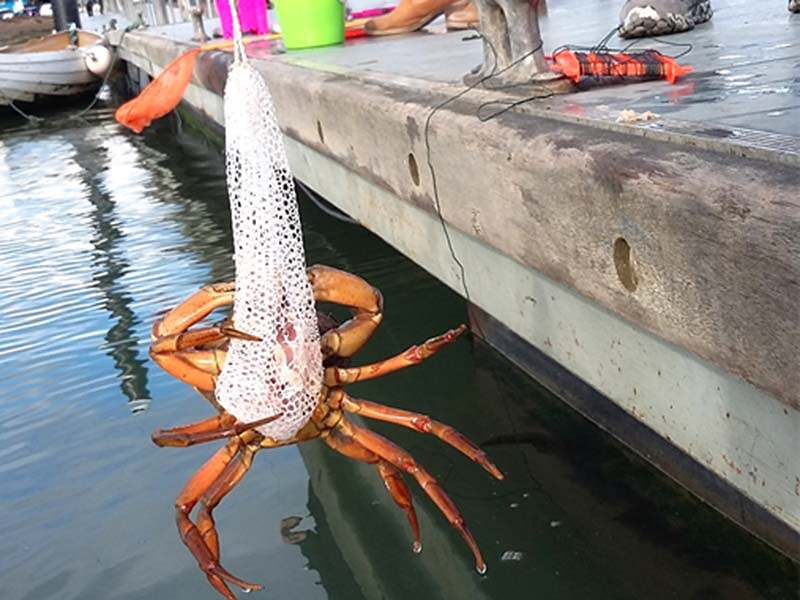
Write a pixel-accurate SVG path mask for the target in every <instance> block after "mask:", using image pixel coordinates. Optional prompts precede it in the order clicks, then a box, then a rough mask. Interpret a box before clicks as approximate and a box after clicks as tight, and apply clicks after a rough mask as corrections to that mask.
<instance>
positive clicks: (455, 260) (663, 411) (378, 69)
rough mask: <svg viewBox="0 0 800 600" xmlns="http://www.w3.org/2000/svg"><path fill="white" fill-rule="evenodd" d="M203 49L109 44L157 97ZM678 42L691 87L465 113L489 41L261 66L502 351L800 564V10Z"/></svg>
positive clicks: (735, 9)
mask: <svg viewBox="0 0 800 600" xmlns="http://www.w3.org/2000/svg"><path fill="white" fill-rule="evenodd" d="M617 9H618V7H617V6H616V3H598V4H597V5H593V6H592V7H587V6H586V5H585V3H581V2H578V1H577V0H565V1H563V2H557V3H553V6H552V7H551V10H550V13H549V14H548V15H547V16H546V17H545V18H543V19H542V23H541V24H542V33H543V37H544V40H545V45H546V49H547V50H548V51H549V50H552V49H553V48H556V47H558V46H561V45H564V44H573V45H587V46H591V45H593V44H595V43H597V42H598V40H600V39H602V38H603V37H604V36H605V34H606V33H608V32H609V31H610V30H611V29H612V28H613V27H614V26H615V25H616V10H617ZM189 34H190V27H189V26H186V25H181V26H167V27H158V28H152V29H148V30H142V31H132V32H128V33H126V34H124V36H122V37H121V39H120V36H119V34H117V36H116V38H112V41H113V42H114V43H116V44H118V46H119V52H120V56H121V58H122V59H124V60H125V61H126V63H127V69H128V74H129V77H130V79H131V81H132V82H134V83H135V84H136V85H141V84H143V83H146V81H147V80H148V77H149V76H153V75H155V74H157V73H159V72H160V70H161V69H162V68H163V67H164V66H165V65H166V64H167V63H168V62H170V61H171V60H172V59H173V58H175V57H176V56H177V55H178V54H180V53H181V52H182V51H184V50H186V49H187V48H189V47H191V46H193V44H192V43H191V42H189V41H188V37H189ZM668 41H669V42H673V43H677V44H689V45H691V47H689V46H681V47H676V46H672V45H667V44H665V43H662V42H658V41H654V40H645V41H642V42H640V43H639V44H638V47H640V48H644V47H648V48H657V49H659V50H661V51H662V52H664V53H668V54H677V53H679V52H681V51H683V50H691V51H690V52H688V53H687V54H686V55H685V56H684V57H683V58H681V59H680V61H681V62H683V63H686V64H690V65H692V66H693V67H694V69H695V72H694V73H693V74H692V75H691V76H689V77H686V78H685V79H683V80H681V81H680V82H679V83H678V84H676V85H669V84H667V83H666V82H647V83H639V84H629V85H615V86H602V87H594V88H591V89H587V90H583V91H578V92H576V93H572V94H567V95H559V96H549V95H548V94H547V93H545V91H544V90H542V89H541V88H536V87H522V88H519V89H511V90H502V91H488V90H483V89H474V90H470V91H468V92H467V93H465V94H463V95H460V96H458V97H457V98H455V99H453V98H454V97H455V96H457V95H458V94H459V93H460V92H463V91H464V89H465V88H464V86H463V84H461V82H460V81H461V77H462V75H463V74H464V73H466V72H467V71H469V70H470V69H471V68H472V67H474V66H475V65H476V64H478V63H479V62H480V61H481V56H482V50H481V42H480V40H479V39H476V38H475V37H474V36H471V35H470V34H469V32H467V33H444V32H443V31H438V30H436V26H434V31H433V32H430V31H429V32H426V33H419V34H414V35H408V36H401V37H395V38H383V39H358V40H353V41H351V42H348V43H347V44H346V45H345V46H343V47H333V48H321V49H316V50H308V51H303V52H291V53H286V52H285V51H283V50H282V47H281V45H280V43H279V42H254V43H252V44H249V45H248V53H249V55H250V56H251V58H252V59H253V63H254V64H255V65H256V67H257V68H258V69H259V70H260V71H261V72H262V73H263V75H264V77H265V78H266V80H267V82H268V84H269V86H270V89H271V91H272V94H273V96H274V98H275V102H276V106H277V111H278V116H279V120H280V123H281V126H282V128H283V131H284V133H285V140H286V145H287V148H288V152H289V157H290V162H291V166H292V169H293V171H294V174H295V176H296V177H297V178H298V179H299V180H301V181H302V182H303V183H304V184H306V185H307V186H308V187H310V188H311V189H313V190H314V191H316V192H317V193H318V194H320V195H321V196H322V197H324V198H325V199H326V200H328V201H329V202H331V203H332V204H334V205H335V206H336V207H338V208H339V209H341V210H342V211H344V212H345V213H347V214H349V215H351V216H352V217H353V218H355V219H357V220H358V221H359V222H360V223H362V224H363V225H364V226H365V227H367V228H368V229H370V230H371V231H373V232H375V233H376V234H377V235H379V236H380V237H382V238H383V239H384V240H386V241H387V242H388V243H390V244H391V245H393V246H394V247H395V248H397V249H398V250H399V251H400V252H402V253H403V254H405V255H406V256H408V257H410V258H411V259H413V260H414V261H415V262H417V263H418V264H419V265H421V266H422V267H423V268H425V269H426V270H428V271H429V272H430V273H432V274H433V275H435V276H436V277H437V278H438V279H440V280H441V281H442V282H444V283H445V284H447V285H448V286H450V287H451V288H453V289H454V290H456V291H457V292H459V293H461V294H462V295H463V296H464V297H465V298H467V299H468V300H469V302H470V303H471V306H472V307H473V311H472V312H473V317H474V328H473V329H474V330H475V332H476V333H478V334H479V335H482V336H484V337H485V338H486V339H487V341H488V342H489V343H491V344H492V345H494V346H495V347H496V348H497V349H498V350H499V351H500V352H502V353H504V354H506V355H507V356H508V357H509V358H511V359H512V360H514V361H515V362H516V363H517V364H519V365H520V366H521V367H523V368H524V369H526V370H527V371H528V372H529V373H530V374H531V375H532V376H534V377H536V378H538V379H539V380H541V381H542V382H544V383H545V385H547V386H548V387H551V388H552V389H553V390H555V391H556V392H557V393H558V394H559V395H560V396H561V397H562V398H564V399H565V400H566V401H567V402H569V403H570V404H571V405H572V406H573V407H575V408H576V409H577V410H579V411H580V412H582V413H583V414H585V415H586V416H587V417H589V418H590V419H592V420H593V421H595V422H596V423H598V424H599V425H600V426H601V427H603V428H604V429H606V430H608V431H610V432H611V433H612V434H614V435H615V436H617V437H618V438H620V439H621V440H622V441H624V442H625V443H627V444H628V445H629V446H630V447H632V448H633V449H634V450H636V451H637V452H639V453H640V454H642V455H643V456H645V457H646V458H648V460H650V461H651V462H653V464H655V465H656V466H657V467H659V468H660V469H662V470H664V471H665V472H666V473H668V474H669V475H671V476H672V477H673V478H675V479H676V480H677V481H679V482H680V483H681V484H683V485H684V486H686V487H687V488H688V489H690V490H691V491H693V492H694V493H695V494H697V495H698V496H700V497H701V498H703V499H705V500H706V501H708V502H709V503H710V504H711V505H713V506H715V507H716V508H718V509H719V510H720V511H722V512H723V513H725V514H726V515H728V516H729V517H730V518H732V519H733V520H735V521H737V522H738V523H740V524H741V525H742V526H744V527H745V528H747V529H748V530H750V531H751V532H753V533H754V534H755V535H757V536H759V537H760V538H762V539H763V540H765V541H766V542H768V543H770V544H771V545H773V546H774V547H776V548H778V549H779V550H781V551H782V552H784V553H786V554H787V555H789V556H791V557H792V558H794V559H795V560H800V459H799V458H798V457H800V370H798V361H799V359H798V356H800V309H799V308H798V298H800V210H798V209H800V101H798V89H797V81H796V68H797V67H796V65H797V63H798V60H800V15H792V14H790V13H788V12H787V11H786V7H785V3H784V2H783V1H782V0H781V1H777V0H763V1H762V2H759V3H758V7H757V8H755V7H754V3H752V2H747V1H746V0H730V1H729V2H726V3H725V5H724V6H719V7H718V10H717V14H716V15H715V17H714V19H713V20H712V21H711V22H710V23H709V24H708V25H705V26H703V27H699V28H697V29H696V30H695V31H693V32H690V33H688V34H685V35H681V36H675V37H672V38H669V40H668ZM611 44H612V45H613V44H618V45H622V44H621V42H620V40H619V39H618V38H612V41H611ZM231 60H232V56H231V54H230V53H227V52H223V51H211V52H206V53H203V54H201V55H200V57H199V59H198V63H197V66H196V69H195V76H194V80H193V82H192V84H191V85H190V87H189V89H188V91H187V93H186V95H185V106H184V108H185V109H186V110H188V111H190V112H191V113H193V114H194V115H196V116H199V117H200V118H201V119H202V122H203V123H204V124H205V125H206V126H208V127H210V128H211V129H214V128H217V129H219V128H220V127H222V126H223V110H222V93H223V89H224V83H225V77H226V70H227V67H228V65H229V63H230V62H231ZM512 105H513V107H512ZM626 110H629V111H633V120H631V119H625V118H622V119H620V116H621V115H622V113H623V111H626ZM647 111H650V112H652V113H655V114H656V115H657V117H656V118H655V119H653V120H647V121H644V120H639V119H640V118H641V115H642V114H643V113H645V112H647ZM628 114H630V113H628Z"/></svg>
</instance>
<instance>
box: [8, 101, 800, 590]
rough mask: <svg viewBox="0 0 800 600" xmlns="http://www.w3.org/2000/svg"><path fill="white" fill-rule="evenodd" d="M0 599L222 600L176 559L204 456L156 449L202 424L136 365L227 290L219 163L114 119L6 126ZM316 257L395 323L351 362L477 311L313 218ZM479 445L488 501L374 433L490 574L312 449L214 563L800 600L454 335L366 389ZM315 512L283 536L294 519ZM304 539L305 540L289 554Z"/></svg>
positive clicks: (376, 581) (789, 569) (231, 526)
mask: <svg viewBox="0 0 800 600" xmlns="http://www.w3.org/2000/svg"><path fill="white" fill-rule="evenodd" d="M0 128H1V129H0V272H2V278H0V374H2V384H0V598H3V599H8V600H47V599H58V600H70V599H81V600H95V599H97V600H106V599H109V600H110V599H126V600H133V599H155V598H165V599H166V598H169V599H171V600H182V599H191V600H198V599H200V598H209V599H211V598H215V597H216V596H215V594H214V592H213V591H212V590H211V589H210V588H209V587H208V585H207V584H206V582H205V578H204V577H203V576H202V575H201V573H200V572H199V571H198V570H197V568H196V566H195V563H194V561H193V560H192V558H191V557H190V555H189V554H188V552H187V551H186V550H185V549H184V547H183V546H182V545H181V543H180V541H179V539H178V536H177V533H176V531H175V527H174V522H173V508H172V503H173V498H174V496H175V494H176V493H177V492H178V491H179V489H180V488H181V486H182V485H183V483H184V481H185V480H186V478H187V477H188V476H189V475H190V474H191V473H192V472H193V470H194V469H196V468H197V467H199V466H200V465H201V464H202V462H203V461H204V460H205V459H206V458H207V457H208V456H209V455H210V454H211V453H212V452H213V449H212V447H210V446H204V447H203V446H201V447H195V448H189V449H159V448H156V447H155V446H154V445H152V444H151V442H150V439H149V433H150V432H151V431H152V430H153V429H155V428H157V427H166V426H172V425H175V424H180V423H186V422H190V421H192V420H197V419H199V418H202V417H204V416H208V415H210V414H211V409H210V407H209V406H208V405H207V404H205V402H204V401H203V400H202V399H201V398H200V397H199V396H198V395H197V394H196V393H194V392H193V391H192V390H191V389H189V388H188V387H186V386H185V385H182V384H180V383H178V382H177V381H176V380H174V379H172V378H170V377H169V376H168V375H166V374H165V373H163V372H162V371H160V370H159V369H158V368H157V367H155V365H153V364H152V363H151V362H150V361H149V359H148V356H147V344H148V336H149V327H150V324H151V323H152V321H153V319H154V317H155V316H156V315H157V314H159V313H160V312H161V311H163V310H165V309H167V308H169V307H172V306H173V305H175V304H176V303H177V302H178V301H179V300H180V299H182V298H183V297H184V296H186V295H187V294H189V293H191V292H192V291H194V290H195V289H196V288H197V287H199V286H200V285H202V284H204V283H207V282H210V281H215V280H224V279H227V278H230V277H231V275H232V263H231V237H230V223H229V217H228V209H227V200H226V196H225V186H224V174H223V164H222V159H221V157H220V155H219V153H218V152H217V151H216V150H215V149H213V148H209V147H207V146H206V144H205V142H204V141H203V140H202V139H200V138H199V137H196V136H193V135H190V134H186V133H183V132H180V131H179V130H178V129H177V126H176V124H175V123H174V122H172V123H167V122H162V123H160V124H158V126H156V127H155V128H153V129H152V130H151V131H149V132H148V133H147V134H146V135H144V136H143V137H134V136H133V135H130V134H128V133H127V132H124V131H122V130H121V129H120V128H119V127H118V126H116V125H115V124H114V123H113V121H112V120H111V117H110V113H109V112H106V111H98V112H96V113H94V114H93V115H92V118H91V120H90V121H89V122H88V123H84V124H77V123H74V122H73V123H70V124H64V125H63V126H61V127H55V128H48V129H25V128H22V129H20V128H18V127H16V121H12V120H10V119H9V120H7V121H5V122H3V123H0ZM302 213H303V219H304V225H305V229H306V241H307V253H308V257H309V261H310V262H322V263H327V264H331V265H334V266H337V267H340V268H344V269H347V270H350V271H353V272H356V273H359V274H360V275H362V276H364V277H365V278H367V279H368V280H370V281H371V282H372V283H373V284H375V285H377V286H378V287H380V289H381V290H382V291H383V294H384V296H385V298H386V318H385V320H384V324H383V326H382V328H381V329H380V331H379V332H378V334H377V335H376V336H375V338H374V340H373V341H372V342H371V343H370V344H369V346H368V347H367V348H366V349H365V350H364V351H363V352H362V354H361V355H360V356H359V357H358V358H359V360H363V361H370V360H373V359H377V358H380V357H383V356H386V355H388V354H390V353H394V352H397V351H399V350H401V349H403V348H405V347H407V346H408V345H410V344H411V343H414V342H416V341H419V340H422V339H425V338H426V337H429V336H430V335H431V334H434V333H438V332H440V331H442V330H444V329H446V328H448V327H451V326H453V325H455V324H457V323H459V322H462V321H464V320H465V319H466V310H465V305H464V303H463V302H462V301H461V300H460V299H459V298H458V297H457V296H455V295H454V294H452V293H451V292H449V291H448V290H447V289H445V288H444V287H443V286H442V285H440V284H439V283H437V282H436V281H435V280H434V279H432V278H431V277H430V276H428V275H427V274H426V273H425V272H423V271H422V270H420V269H418V268H417V267H415V266H414V265H413V264H412V263H411V262H409V261H408V260H406V259H404V258H403V257H402V256H400V255H399V254H397V253H396V252H394V251H393V250H392V249H391V248H390V247H388V246H387V245H386V244H384V243H382V242H381V241H380V240H379V239H377V238H376V237H374V236H373V235H371V234H370V233H369V232H367V231H365V230H363V229H360V228H358V227H354V226H350V225H346V224H343V223H340V222H337V221H335V220H333V219H331V218H330V217H328V216H326V215H324V214H323V213H322V212H320V211H319V210H318V209H317V208H316V207H314V206H313V204H311V203H309V202H307V201H304V202H303V203H302ZM352 389H353V391H354V392H355V393H357V394H358V395H360V396H362V397H366V398H369V399H372V400H374V401H377V402H382V403H386V404H390V405H394V406H400V407H405V408H408V409H412V410H418V411H423V412H426V413H429V414H431V415H435V416H437V417H439V418H441V419H442V420H445V421H448V422H450V423H451V424H453V425H455V426H456V427H458V428H459V429H461V430H462V431H464V432H465V433H467V434H468V435H470V436H471V437H473V438H474V439H476V440H477V441H479V442H481V443H485V444H486V447H487V449H488V450H489V451H490V453H491V455H492V457H493V458H494V460H495V461H496V462H497V464H498V465H499V466H500V468H501V469H503V470H504V471H505V472H506V474H507V475H508V477H507V479H506V481H503V482H495V481H493V480H492V479H491V478H490V477H488V476H487V475H486V474H485V473H484V472H483V471H482V470H481V469H480V468H478V467H477V466H475V465H472V464H470V463H468V462H467V461H466V460H465V459H463V458H462V457H461V456H460V455H459V454H457V453H456V452H455V451H453V450H451V449H449V448H447V447H445V446H444V445H443V444H441V443H439V442H437V441H436V440H430V439H425V438H423V437H421V436H419V435H416V434H414V433H413V432H410V431H406V430H399V429H397V428H395V427H392V426H388V425H385V424H374V425H373V427H374V429H375V430H377V431H379V432H381V433H384V434H386V435H388V436H390V437H391V438H392V439H393V440H395V441H396V442H398V443H400V444H401V445H403V446H404V447H406V448H407V449H409V450H410V451H412V452H413V453H414V454H415V456H417V458H418V459H420V461H421V462H423V463H424V464H426V465H427V466H429V467H430V469H431V470H432V471H433V473H434V474H435V475H436V476H437V477H439V478H440V480H441V481H442V482H443V484H444V486H445V488H446V489H447V490H448V491H449V492H450V493H451V495H452V497H453V498H454V500H455V501H456V502H457V503H458V504H459V505H460V507H461V508H462V510H463V512H464V515H465V517H466V518H467V521H468V523H469V524H470V526H471V529H472V530H473V533H474V534H475V536H476V537H477V539H478V541H479V543H480V545H481V547H482V549H483V551H484V554H485V556H486V559H487V562H488V565H489V572H488V575H487V576H486V577H479V576H478V575H476V574H475V572H474V571H473V570H472V568H471V563H470V556H469V554H468V552H467V550H466V548H465V547H463V545H462V543H461V541H460V539H459V538H458V536H457V535H456V534H455V533H454V532H453V531H452V530H451V529H450V528H449V526H448V525H447V523H446V521H445V520H444V519H443V518H442V517H441V516H440V515H439V514H437V512H436V510H435V509H434V508H433V507H432V505H431V504H430V503H429V502H428V501H427V499H426V498H425V497H424V495H423V494H421V493H417V492H418V491H419V490H415V495H416V501H417V507H418V511H419V515H420V521H421V526H422V535H423V544H424V547H425V549H424V551H423V553H422V555H421V556H416V555H414V554H412V553H411V551H410V544H411V539H410V535H409V533H408V531H407V529H406V524H405V521H404V517H403V515H402V514H401V513H400V512H399V511H398V510H397V509H396V508H395V507H394V505H393V504H392V502H391V501H390V499H389V498H388V496H387V494H386V493H385V491H384V490H383V488H382V485H381V484H380V482H379V480H378V478H377V476H376V474H375V473H374V470H373V469H372V468H371V467H368V466H366V465H361V464H355V463H352V462H350V461H348V460H346V459H344V458H342V457H340V456H338V455H334V454H333V453H331V452H330V451H329V450H328V449H327V448H326V447H325V446H323V445H321V444H319V443H317V442H311V443H308V444H306V445H304V446H303V447H302V448H300V449H299V448H297V447H291V448H284V449H279V450H270V451H264V452H262V453H261V454H260V455H259V456H258V458H257V460H256V463H255V465H254V468H253V469H252V471H251V473H250V474H249V476H248V477H247V478H246V479H245V481H244V482H243V483H242V485H241V486H240V487H239V488H238V489H237V490H236V491H235V492H234V493H233V494H231V496H229V497H228V498H227V499H226V501H225V502H224V503H223V504H222V505H221V506H220V508H219V509H218V510H217V511H216V516H217V523H218V526H219V529H220V531H221V532H222V558H223V564H225V565H226V566H227V567H228V568H229V569H230V570H231V571H233V572H234V573H236V574H238V575H241V576H243V577H245V578H249V579H254V580H256V581H260V582H262V583H265V584H266V585H267V590H266V591H264V592H260V593H259V594H258V595H257V596H254V597H260V598H275V599H279V598H280V599H287V598H291V599H315V598H336V599H346V600H357V599H360V598H364V599H370V600H373V599H379V598H386V599H392V600H395V599H406V598H413V599H414V600H427V599H434V598H447V599H451V598H452V599H471V598H493V599H509V598H526V599H527V598H537V599H551V598H552V599H573V598H575V599H578V598H580V599H582V600H583V599H585V598H603V599H605V598H629V599H636V600H638V599H641V598H648V599H650V598H691V599H697V600H701V599H703V600H705V599H713V598H736V599H738V598H744V599H747V598H762V597H764V598H776V599H777V598H781V599H782V598H792V597H795V596H796V594H797V589H798V574H797V570H796V567H795V566H793V565H792V564H791V563H789V562H788V561H786V560H785V559H782V558H781V557H780V556H779V555H777V554H776V553H774V552H772V551H771V550H769V549H767V548H766V547H764V546H763V545H761V544H759V543H757V542H755V541H754V540H753V539H752V538H751V537H749V536H748V535H747V534H745V533H743V532H742V531H740V530H739V529H738V528H736V527H734V526H733V525H730V524H729V523H728V522H727V521H726V520H724V519H722V518H721V517H718V516H717V515H716V513H714V512H713V511H711V510H709V509H707V508H705V507H704V506H703V505H702V504H701V503H699V502H697V501H695V500H693V499H692V498H691V497H689V496H687V495H686V494H685V493H683V492H682V491H681V490H679V489H678V488H676V487H675V486H674V485H672V484H670V483H669V482H668V481H667V480H665V479H664V478H663V477H661V476H659V475H657V474H656V473H655V472H654V471H653V470H652V469H650V468H649V467H647V466H645V465H644V464H643V463H642V462H641V461H639V460H638V459H636V458H634V457H632V456H631V455H630V454H629V453H627V452H624V451H622V450H621V449H620V448H619V446H618V445H616V444H615V443H613V442H611V441H610V440H609V439H608V438H607V437H606V436H604V435H602V434H600V433H599V432H598V431H597V430H596V429H595V428H594V427H593V426H591V425H589V424H588V423H586V422H585V421H584V420H583V419H581V418H579V417H577V416H576V415H575V414H574V413H572V412H571V411H570V410H569V409H567V408H565V407H564V405H562V404H561V403H560V402H559V401H558V400H556V399H554V398H553V397H552V396H551V395H549V394H548V393H547V392H545V391H544V390H542V389H541V388H540V387H538V386H537V385H536V384H535V383H533V382H531V381H530V380H529V379H527V378H526V377H524V376H523V375H521V374H520V372H519V371H517V370H516V369H515V368H513V367H512V366H511V365H510V364H509V363H508V362H506V361H505V360H504V359H502V358H501V357H500V356H499V355H497V354H496V353H494V352H493V351H491V350H489V349H487V348H486V347H485V346H483V345H482V344H481V343H479V342H476V341H475V340H471V339H469V338H464V339H462V340H460V341H459V342H458V343H457V344H455V345H454V346H453V347H451V348H449V349H447V350H446V351H444V352H442V353H441V354H440V355H438V356H437V357H436V358H435V359H433V360H431V361H429V362H428V363H426V364H424V365H422V366H420V367H417V368H415V369H410V370H406V371H403V372H400V373H396V374H393V375H391V376H389V377H386V378H384V379H381V380H378V381H374V382H370V383H365V384H362V385H361V386H359V387H358V388H356V387H355V386H354V387H353V388H352ZM292 515H296V516H299V517H302V521H301V523H300V525H299V526H298V527H297V528H296V529H295V532H300V533H301V535H299V536H286V535H285V533H286V532H284V535H283V536H282V535H281V531H280V524H281V520H282V519H284V518H285V517H288V516H292ZM290 541H294V542H295V543H289V542H290Z"/></svg>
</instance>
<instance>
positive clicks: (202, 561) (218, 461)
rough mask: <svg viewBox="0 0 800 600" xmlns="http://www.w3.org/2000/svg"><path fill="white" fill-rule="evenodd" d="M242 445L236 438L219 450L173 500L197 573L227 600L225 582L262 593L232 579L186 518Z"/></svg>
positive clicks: (229, 595) (231, 598) (231, 597)
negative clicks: (196, 565) (196, 566)
mask: <svg viewBox="0 0 800 600" xmlns="http://www.w3.org/2000/svg"><path fill="white" fill-rule="evenodd" d="M240 446H241V442H240V440H239V439H238V438H235V439H233V440H231V441H230V442H228V444H226V445H225V446H224V447H222V448H220V449H219V450H218V451H217V452H216V453H215V454H214V455H213V456H212V457H211V458H210V459H209V460H208V461H207V462H206V464H204V465H203V466H202V467H200V469H199V470H198V471H197V472H196V473H195V474H194V475H193V476H192V477H191V479H189V481H188V482H187V483H186V485H185V486H184V488H183V490H181V493H180V494H178V497H177V498H176V500H175V521H176V523H177V525H178V532H179V533H180V536H181V540H182V541H183V543H184V544H185V545H186V547H187V548H188V549H189V551H190V552H191V553H192V556H194V557H195V559H196V560H197V564H198V566H199V567H200V569H201V570H202V571H203V572H204V573H205V574H206V576H207V577H208V580H209V582H210V583H211V585H213V586H214V588H215V589H216V590H217V591H218V592H219V593H220V594H222V595H223V596H225V598H228V600H236V597H235V596H234V595H233V594H232V593H231V591H230V590H229V589H228V586H227V585H226V584H225V581H228V582H230V583H233V584H234V585H238V586H239V587H241V588H242V589H244V590H248V591H249V590H255V589H261V586H260V585H258V584H257V583H250V582H247V581H244V580H242V579H239V578H238V577H235V576H234V575H231V574H230V573H228V571H226V570H225V569H224V568H223V567H222V566H221V565H220V564H219V561H218V560H217V556H216V555H215V553H214V552H213V551H212V549H211V548H209V547H208V545H207V544H206V542H205V540H204V539H203V534H202V533H200V530H199V529H198V528H197V527H196V526H195V524H194V523H193V522H192V521H191V519H190V518H189V514H190V513H191V512H192V509H193V508H194V506H195V505H196V504H197V502H198V500H200V499H201V498H202V497H203V495H204V494H205V493H206V492H207V491H208V490H209V489H210V488H211V487H212V485H213V484H214V483H215V481H216V480H217V479H219V478H220V476H221V475H222V474H223V473H224V472H225V470H226V467H227V466H228V465H229V464H230V463H231V461H232V460H234V459H237V460H241V458H238V456H239V450H240Z"/></svg>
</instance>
